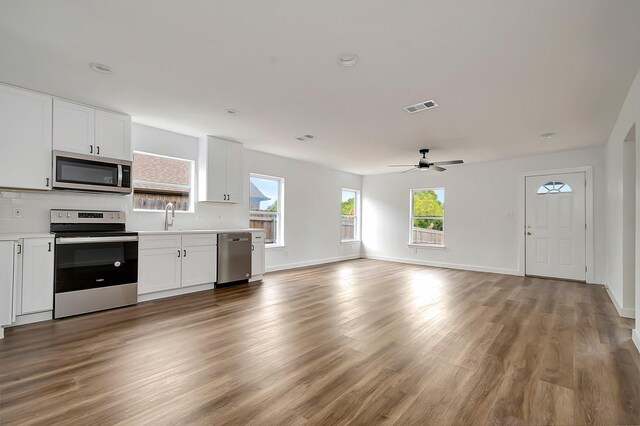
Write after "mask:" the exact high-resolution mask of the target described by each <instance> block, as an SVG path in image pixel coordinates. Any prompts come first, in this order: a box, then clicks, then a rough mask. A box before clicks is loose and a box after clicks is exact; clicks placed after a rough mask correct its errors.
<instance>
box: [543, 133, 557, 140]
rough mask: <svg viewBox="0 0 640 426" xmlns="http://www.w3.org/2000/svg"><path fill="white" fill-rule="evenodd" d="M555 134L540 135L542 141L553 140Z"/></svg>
mask: <svg viewBox="0 0 640 426" xmlns="http://www.w3.org/2000/svg"><path fill="white" fill-rule="evenodd" d="M553 135H555V133H543V134H541V135H540V137H541V138H542V139H551V138H552V137H553Z"/></svg>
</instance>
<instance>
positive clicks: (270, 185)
mask: <svg viewBox="0 0 640 426" xmlns="http://www.w3.org/2000/svg"><path fill="white" fill-rule="evenodd" d="M251 182H253V184H254V185H255V186H256V187H257V188H258V189H259V190H260V191H261V192H262V193H263V194H264V195H265V197H269V198H270V199H269V200H264V201H260V210H266V209H267V208H268V207H269V206H271V205H272V204H273V203H274V202H275V201H276V200H277V199H278V186H279V182H278V181H277V180H274V179H265V178H259V177H254V176H251Z"/></svg>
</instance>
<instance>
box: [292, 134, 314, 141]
mask: <svg viewBox="0 0 640 426" xmlns="http://www.w3.org/2000/svg"><path fill="white" fill-rule="evenodd" d="M314 137H315V136H313V135H302V136H297V137H296V139H298V140H299V141H306V140H307V139H313V138H314Z"/></svg>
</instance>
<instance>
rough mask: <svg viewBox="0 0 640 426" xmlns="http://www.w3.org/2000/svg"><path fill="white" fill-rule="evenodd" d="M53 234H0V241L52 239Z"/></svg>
mask: <svg viewBox="0 0 640 426" xmlns="http://www.w3.org/2000/svg"><path fill="white" fill-rule="evenodd" d="M52 237H53V234H50V233H48V232H37V233H33V232H31V233H30V232H21V233H20V232H12V233H7V234H4V233H0V241H16V240H19V239H20V238H52Z"/></svg>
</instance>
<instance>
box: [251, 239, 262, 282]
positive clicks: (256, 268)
mask: <svg viewBox="0 0 640 426" xmlns="http://www.w3.org/2000/svg"><path fill="white" fill-rule="evenodd" d="M264 237H265V234H264V232H252V233H251V281H257V280H260V279H262V275H264V270H265V259H264V257H265V256H264Z"/></svg>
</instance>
